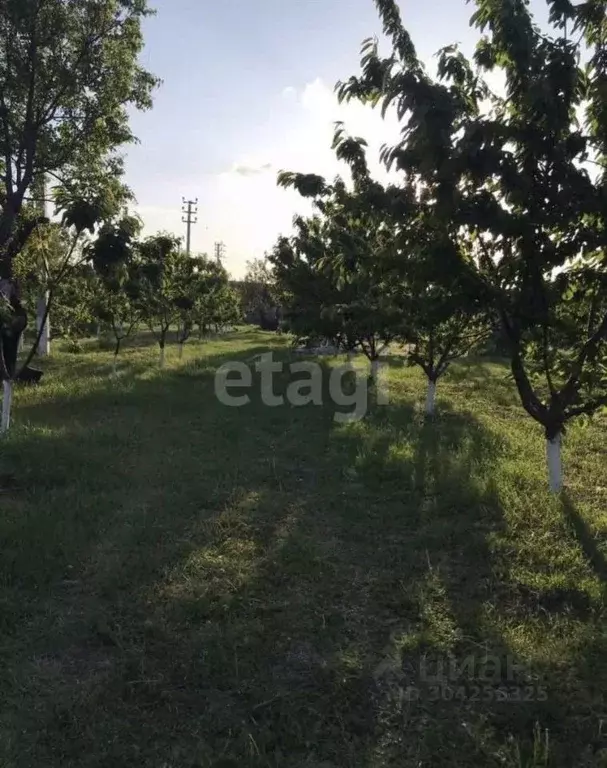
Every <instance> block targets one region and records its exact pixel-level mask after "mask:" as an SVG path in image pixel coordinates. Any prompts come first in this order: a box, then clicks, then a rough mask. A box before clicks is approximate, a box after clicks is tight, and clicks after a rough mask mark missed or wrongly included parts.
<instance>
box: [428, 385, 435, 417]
mask: <svg viewBox="0 0 607 768" xmlns="http://www.w3.org/2000/svg"><path fill="white" fill-rule="evenodd" d="M435 400H436V382H435V381H428V393H427V395H426V416H433V415H434V402H435Z"/></svg>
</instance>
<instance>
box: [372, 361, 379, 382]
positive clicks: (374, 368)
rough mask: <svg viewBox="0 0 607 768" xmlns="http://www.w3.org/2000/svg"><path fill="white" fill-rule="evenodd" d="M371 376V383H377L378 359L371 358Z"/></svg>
mask: <svg viewBox="0 0 607 768" xmlns="http://www.w3.org/2000/svg"><path fill="white" fill-rule="evenodd" d="M371 378H372V379H373V384H377V380H378V378H379V360H371Z"/></svg>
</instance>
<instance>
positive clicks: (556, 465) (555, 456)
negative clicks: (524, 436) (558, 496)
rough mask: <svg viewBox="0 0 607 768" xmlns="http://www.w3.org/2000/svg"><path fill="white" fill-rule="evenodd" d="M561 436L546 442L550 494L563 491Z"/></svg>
mask: <svg viewBox="0 0 607 768" xmlns="http://www.w3.org/2000/svg"><path fill="white" fill-rule="evenodd" d="M561 445H562V436H561V435H560V434H558V435H557V436H556V437H555V438H554V439H553V440H546V459H547V462H548V483H549V485H550V491H551V492H552V493H560V492H561V491H562V490H563V466H562V461H561Z"/></svg>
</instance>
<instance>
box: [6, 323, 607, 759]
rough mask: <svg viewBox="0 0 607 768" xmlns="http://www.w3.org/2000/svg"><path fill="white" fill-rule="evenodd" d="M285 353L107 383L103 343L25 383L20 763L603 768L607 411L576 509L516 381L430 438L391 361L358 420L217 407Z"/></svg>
mask: <svg viewBox="0 0 607 768" xmlns="http://www.w3.org/2000/svg"><path fill="white" fill-rule="evenodd" d="M287 346H288V342H287V339H286V338H284V337H278V336H275V335H273V334H263V333H261V332H255V331H246V332H245V331H242V332H239V333H237V334H233V335H228V336H225V337H223V338H221V339H220V340H216V341H208V342H204V343H200V342H192V343H188V346H187V347H186V353H185V356H184V359H183V361H179V360H178V359H177V350H176V348H174V347H173V348H170V349H169V354H168V365H167V368H166V370H164V371H163V372H160V371H159V370H158V369H157V367H156V365H155V363H156V359H157V350H156V349H155V348H154V347H153V346H146V345H145V344H141V345H140V346H138V347H137V348H136V349H130V350H126V354H125V356H124V358H123V360H122V363H121V366H122V368H121V372H120V375H119V376H118V377H116V378H112V377H111V376H110V375H109V374H110V370H111V363H110V358H111V355H110V353H108V352H100V351H98V350H96V348H95V344H94V343H93V342H90V343H89V344H88V347H90V348H88V347H87V350H86V351H85V352H83V353H81V354H68V353H67V352H66V353H61V352H57V354H56V355H54V356H53V358H52V359H51V360H50V361H48V362H47V363H46V362H45V363H44V364H43V365H44V367H45V368H46V369H47V373H46V376H45V378H44V380H43V383H42V385H41V386H40V387H38V388H30V389H19V390H18V391H17V393H16V395H15V407H14V414H13V421H14V429H13V431H12V432H11V433H10V436H9V437H8V438H6V439H4V440H3V441H2V443H1V444H0V476H1V477H0V486H1V490H2V492H1V493H0V555H1V561H0V766H1V767H2V768H17V767H19V768H22V767H23V768H39V767H42V766H57V767H59V766H61V768H72V767H73V768H76V767H78V768H101V767H102V766H103V768H120V767H121V766H125V767H126V766H128V767H129V768H131V767H133V768H135V767H138V766H146V768H194V767H201V768H202V767H204V768H206V767H207V766H208V767H209V768H211V766H214V767H215V768H270V766H271V767H272V768H274V767H276V768H304V767H307V768H337V767H339V768H384V766H394V768H420V767H423V768H426V767H428V768H440V767H442V766H445V768H446V767H447V766H470V767H471V768H472V766H474V767H478V766H495V767H496V768H497V767H498V766H499V767H501V768H503V767H504V766H505V767H506V768H515V767H516V768H522V767H523V766H525V767H526V768H528V767H531V766H533V767H534V768H539V766H563V768H573V767H575V768H581V767H583V766H607V707H606V699H605V695H606V692H607V622H606V621H605V618H606V608H605V606H606V588H605V583H606V582H605V579H606V578H607V565H606V560H605V558H606V555H607V441H606V439H605V436H606V426H607V420H606V419H605V417H602V420H601V419H597V420H595V421H594V422H593V423H591V424H590V425H588V426H584V427H582V426H580V427H577V426H576V427H572V428H571V430H570V432H569V434H568V435H567V440H566V446H565V450H564V461H565V469H566V481H567V486H568V490H567V493H566V494H565V495H564V498H563V499H562V500H557V499H554V498H551V497H550V496H549V494H548V493H547V491H546V479H545V464H544V442H543V436H542V434H541V430H540V429H539V427H536V426H535V425H534V424H533V422H532V421H531V419H529V417H527V415H526V414H525V413H524V412H523V410H522V407H521V406H520V405H519V403H518V400H517V397H516V395H515V392H514V390H513V387H512V384H511V383H510V382H509V381H508V380H507V379H506V373H507V371H506V368H505V367H504V366H503V365H500V364H497V363H474V364H472V363H469V364H468V363H466V364H462V365H460V366H457V367H455V368H454V369H453V370H452V371H451V372H450V374H449V375H448V376H447V378H446V379H445V381H444V382H441V383H440V384H439V388H438V402H437V408H438V414H439V415H438V416H437V418H436V419H435V420H434V421H433V422H432V423H424V420H423V419H422V418H421V405H422V404H423V399H424V395H425V386H424V382H423V380H422V376H421V375H420V373H419V372H418V371H417V370H410V369H405V368H403V367H402V365H401V364H399V363H398V362H397V361H394V364H393V366H392V367H391V368H390V371H389V383H390V393H391V403H390V405H388V406H382V407H380V406H377V405H376V406H375V407H373V408H372V409H371V411H370V413H369V414H368V416H367V418H366V419H365V420H363V421H359V422H357V423H346V424H343V423H337V422H335V421H334V418H333V415H334V407H333V406H332V405H331V404H330V403H327V404H326V405H325V406H324V407H316V406H313V405H312V406H308V407H304V408H293V407H290V406H288V405H286V406H284V407H276V408H268V407H266V406H264V405H263V404H262V403H261V401H260V399H259V397H256V396H255V395H254V394H253V395H252V402H251V403H250V405H248V406H246V407H243V408H227V407H225V406H222V405H220V404H219V403H218V402H217V400H216V399H215V396H214V389H213V378H214V371H215V369H216V368H217V367H218V366H219V365H220V364H221V363H222V362H225V361H227V360H233V359H240V360H248V359H250V358H251V357H253V356H254V355H256V354H258V353H260V352H262V351H264V350H266V349H268V348H272V349H274V350H276V351H277V354H280V355H282V356H284V357H289V355H290V353H289V352H288V349H287ZM325 364H326V365H329V366H330V365H333V364H335V363H334V361H331V360H328V361H326V363H325ZM288 378H289V376H288V373H287V372H285V374H284V375H282V376H279V377H278V379H277V381H278V383H277V385H276V389H277V390H280V388H281V387H282V388H283V389H284V388H285V386H286V384H287V381H288ZM238 394H241V393H240V392H239V393H238Z"/></svg>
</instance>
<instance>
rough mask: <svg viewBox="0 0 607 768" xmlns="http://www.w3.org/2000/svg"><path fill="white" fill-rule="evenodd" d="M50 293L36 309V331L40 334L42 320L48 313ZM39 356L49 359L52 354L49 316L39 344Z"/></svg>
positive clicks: (39, 300) (39, 301)
mask: <svg viewBox="0 0 607 768" xmlns="http://www.w3.org/2000/svg"><path fill="white" fill-rule="evenodd" d="M48 300H49V293H48V291H47V292H46V293H45V294H44V296H41V297H40V298H39V299H38V306H37V309H36V330H37V331H38V333H40V327H41V326H42V319H43V318H44V313H45V312H46V307H47V305H48ZM38 354H39V355H40V357H47V356H48V355H50V354H51V319H50V317H49V316H48V315H47V318H46V322H45V323H44V327H43V328H42V334H41V336H40V342H39V344H38Z"/></svg>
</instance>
